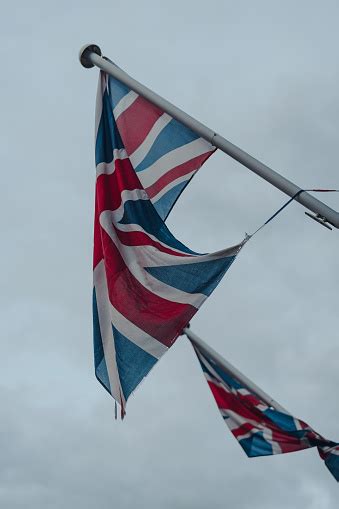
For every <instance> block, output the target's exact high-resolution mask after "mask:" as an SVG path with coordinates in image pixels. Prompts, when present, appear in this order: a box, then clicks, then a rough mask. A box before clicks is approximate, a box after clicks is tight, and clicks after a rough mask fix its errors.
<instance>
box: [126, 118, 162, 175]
mask: <svg viewBox="0 0 339 509" xmlns="http://www.w3.org/2000/svg"><path fill="white" fill-rule="evenodd" d="M171 120H172V117H170V116H169V115H168V114H167V113H164V114H163V115H161V117H159V118H158V119H157V121H156V122H155V123H154V125H153V127H152V129H151V130H150V132H149V133H148V135H147V136H146V138H145V139H144V141H143V142H142V143H141V145H139V147H138V148H137V149H136V150H135V151H134V152H133V154H131V155H130V157H129V158H130V161H131V163H132V166H133V168H136V167H137V166H138V165H139V164H140V163H141V162H142V161H143V160H144V159H145V157H146V156H147V154H148V152H149V151H150V149H151V148H152V145H153V143H154V142H155V140H156V139H157V137H158V136H159V134H160V133H161V131H162V130H163V129H164V128H165V127H166V126H167V124H169V123H170V121H171Z"/></svg>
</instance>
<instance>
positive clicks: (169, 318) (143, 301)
mask: <svg viewBox="0 0 339 509" xmlns="http://www.w3.org/2000/svg"><path fill="white" fill-rule="evenodd" d="M101 239H102V245H103V252H104V260H105V268H106V277H107V285H108V293H109V299H110V301H111V303H112V305H113V306H114V307H115V308H116V309H117V310H118V311H119V312H120V313H121V314H122V315H124V316H125V317H126V318H127V319H128V320H130V321H131V322H132V323H134V324H135V325H137V326H138V327H139V328H140V329H142V330H144V331H145V332H146V333H147V334H149V335H151V336H153V337H154V338H156V339H157V340H158V341H160V342H161V343H163V344H164V345H166V346H171V345H172V344H173V343H174V341H175V340H176V338H177V337H178V335H179V334H180V333H181V331H182V329H183V328H184V327H185V325H187V323H188V322H189V320H190V319H191V318H192V316H193V315H194V314H195V313H196V311H197V309H196V308H195V307H193V306H191V305H189V304H180V303H177V302H171V301H168V300H165V299H163V298H161V297H159V296H158V295H155V294H154V293H152V292H151V291H150V290H148V289H147V288H145V287H144V286H143V285H142V284H141V283H139V281H138V280H137V279H135V277H134V276H133V275H132V274H131V272H130V271H129V269H128V267H127V266H126V264H125V262H124V260H123V258H122V256H121V254H120V253H119V251H118V249H117V247H116V246H115V245H114V243H113V241H112V240H111V238H110V237H109V235H108V234H107V233H106V232H105V231H104V230H102V229H101Z"/></svg>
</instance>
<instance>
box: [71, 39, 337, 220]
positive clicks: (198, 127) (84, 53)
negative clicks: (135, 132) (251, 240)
mask: <svg viewBox="0 0 339 509" xmlns="http://www.w3.org/2000/svg"><path fill="white" fill-rule="evenodd" d="M79 58H80V62H81V64H82V65H83V66H84V67H86V68H90V67H94V66H97V67H99V68H100V69H102V70H103V71H105V72H107V73H108V74H110V75H111V76H113V77H114V78H116V79H118V80H119V81H121V82H122V83H124V84H125V85H127V86H128V87H129V88H131V89H132V90H134V92H136V93H137V94H139V95H141V96H142V97H144V98H145V99H147V100H149V101H150V102H152V103H153V104H155V105H156V106H158V107H159V108H160V109H161V110H163V111H164V112H166V113H168V114H169V115H170V116H172V117H173V118H175V119H176V120H178V121H179V122H182V123H183V124H184V125H186V126H187V127H189V128H190V129H192V131H194V132H196V133H197V134H199V136H201V137H202V138H204V139H205V140H207V141H209V142H210V143H211V144H212V145H213V146H215V147H217V148H219V149H220V150H222V151H223V152H225V154H227V155H229V156H231V157H232V158H233V159H235V160H236V161H238V162H239V163H241V164H243V165H244V166H246V167H247V168H248V169H250V170H251V171H253V172H254V173H256V174H257V175H259V176H260V177H262V178H263V179H265V180H267V182H269V183H270V184H272V185H273V186H275V187H277V188H278V189H280V191H282V192H283V193H285V194H287V195H288V196H290V197H292V196H295V195H296V194H297V193H298V191H302V189H301V188H300V187H298V186H297V185H296V184H294V183H293V182H291V181H290V180H288V179H286V178H285V177H283V176H282V175H280V174H279V173H277V172H276V171H274V170H272V169H271V168H269V167H268V166H266V165H265V164H263V163H261V162H260V161H258V160H257V159H255V158H254V157H252V156H250V155H249V154H247V153H246V152H244V151H243V150H241V149H240V148H239V147H237V146H236V145H233V143H231V142H230V141H228V140H226V139H225V138H223V137H222V136H220V134H217V133H215V132H214V131H213V130H212V129H210V128H209V127H206V126H205V125H204V124H202V123H201V122H199V121H198V120H195V119H194V118H193V117H191V116H190V115H188V114H187V113H185V112H184V111H182V110H180V109H179V108H177V107H176V106H174V104H171V103H170V102H169V101H167V100H166V99H164V98H163V97H161V96H159V95H158V94H156V93H155V92H153V91H152V90H150V89H149V88H147V87H145V86H144V85H142V84H141V83H139V82H138V81H136V80H134V79H133V78H131V77H130V76H129V75H128V74H127V73H125V72H124V71H123V70H122V69H120V68H119V67H118V66H116V65H115V64H113V63H111V62H109V61H108V60H106V59H105V58H104V57H102V56H101V49H100V48H99V46H97V45H96V44H87V45H86V46H83V47H82V48H81V50H80V53H79ZM295 200H296V201H298V202H299V203H301V204H302V205H304V207H306V208H308V209H309V210H311V211H312V212H314V213H315V216H312V215H310V217H312V218H313V219H315V220H316V221H318V222H320V223H322V224H324V225H325V224H326V222H328V223H330V224H331V225H333V226H335V227H336V228H339V212H337V211H335V210H333V209H332V208H330V207H328V206H327V205H325V203H323V202H321V201H320V200H317V198H314V197H313V196H311V195H310V194H308V193H307V192H302V193H301V194H299V195H298V196H296V197H295ZM308 215H309V214H308Z"/></svg>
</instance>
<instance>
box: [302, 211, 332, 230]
mask: <svg viewBox="0 0 339 509" xmlns="http://www.w3.org/2000/svg"><path fill="white" fill-rule="evenodd" d="M305 214H306V216H308V217H310V218H311V219H314V221H317V223H319V224H321V225H322V226H325V228H328V229H329V230H332V228H331V227H330V225H329V224H327V223H328V221H327V219H326V217H324V216H321V215H320V214H310V212H305Z"/></svg>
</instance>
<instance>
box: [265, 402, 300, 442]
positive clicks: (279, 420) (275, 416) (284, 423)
mask: <svg viewBox="0 0 339 509" xmlns="http://www.w3.org/2000/svg"><path fill="white" fill-rule="evenodd" d="M264 414H265V415H266V416H267V417H268V418H269V419H270V420H271V421H272V422H274V424H277V425H278V426H279V427H280V428H281V429H283V430H284V431H294V432H298V430H297V427H296V425H295V420H294V418H293V417H292V416H291V415H288V414H283V413H282V412H278V410H275V409H273V408H268V409H267V410H265V411H264ZM299 431H300V434H301V435H303V434H304V431H303V430H299ZM297 435H298V433H296V434H295V436H297Z"/></svg>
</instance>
